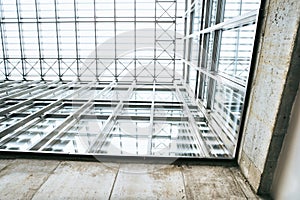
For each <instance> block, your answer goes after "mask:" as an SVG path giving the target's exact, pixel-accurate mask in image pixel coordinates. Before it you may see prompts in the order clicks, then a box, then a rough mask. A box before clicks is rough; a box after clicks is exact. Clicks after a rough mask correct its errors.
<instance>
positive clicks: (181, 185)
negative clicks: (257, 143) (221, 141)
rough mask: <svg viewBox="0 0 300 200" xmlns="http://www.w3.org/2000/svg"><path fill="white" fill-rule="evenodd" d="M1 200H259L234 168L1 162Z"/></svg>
mask: <svg viewBox="0 0 300 200" xmlns="http://www.w3.org/2000/svg"><path fill="white" fill-rule="evenodd" d="M0 199H1V200H2V199H4V200H5V199H35V200H36V199H258V197H257V196H256V195H255V194H254V193H253V192H252V190H251V188H250V186H249V185H248V183H247V182H246V180H245V179H244V178H243V176H242V175H241V172H240V171H239V169H237V168H235V167H225V166H224V167H221V166H174V165H154V164H112V163H100V162H79V161H78V162H77V161H76V162H75V161H47V160H30V159H18V160H5V159H2V160H0Z"/></svg>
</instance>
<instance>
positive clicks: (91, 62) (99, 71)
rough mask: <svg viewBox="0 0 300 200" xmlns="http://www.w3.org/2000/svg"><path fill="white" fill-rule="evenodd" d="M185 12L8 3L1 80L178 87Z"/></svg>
mask: <svg viewBox="0 0 300 200" xmlns="http://www.w3.org/2000/svg"><path fill="white" fill-rule="evenodd" d="M183 5H184V1H183V0H180V1H166V0H159V1H154V0H125V1H124V0H114V1H113V0H109V1H108V0H107V1H97V0H48V1H42V0H3V1H1V2H0V9H1V21H0V24H1V27H0V29H1V44H0V45H1V46H0V49H1V54H0V60H1V61H0V69H1V71H0V74H1V75H0V78H1V79H4V78H8V79H23V78H25V79H27V80H35V79H41V78H42V79H46V80H53V79H58V78H60V79H62V80H73V79H74V78H82V79H87V80H90V81H92V80H102V81H112V80H117V79H118V80H119V81H120V80H121V79H122V80H124V81H132V80H136V79H137V77H140V78H141V80H143V81H144V80H145V79H144V78H146V79H149V80H147V81H151V82H153V80H154V79H157V80H156V81H163V82H164V81H165V82H170V81H173V80H174V79H175V74H176V73H175V70H176V65H177V64H178V63H179V61H178V63H177V62H176V56H175V50H176V48H179V49H178V50H179V51H178V52H180V51H182V50H180V48H182V45H181V44H180V40H177V38H180V37H181V36H180V33H181V34H183V23H182V21H181V18H180V16H182V14H183V13H184V10H183V9H184V6H183ZM175 30H176V31H175ZM177 33H178V34H177ZM176 34H177V35H176ZM176 43H178V44H176ZM181 66H182V65H179V64H178V66H177V67H178V68H179V67H181ZM145 68H147V69H145ZM177 71H179V69H178V70H177ZM179 73H181V72H179ZM149 77H151V78H149ZM141 80H140V81H141ZM137 81H138V80H137Z"/></svg>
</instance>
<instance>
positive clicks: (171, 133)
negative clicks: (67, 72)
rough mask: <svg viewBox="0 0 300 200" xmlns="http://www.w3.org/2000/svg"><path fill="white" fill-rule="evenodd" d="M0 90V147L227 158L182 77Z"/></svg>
mask: <svg viewBox="0 0 300 200" xmlns="http://www.w3.org/2000/svg"><path fill="white" fill-rule="evenodd" d="M1 89H2V93H1V94H2V95H1V109H0V116H1V117H0V131H1V134H0V138H1V139H0V149H1V151H21V152H42V153H49V152H52V153H65V154H80V155H111V156H122V155H124V156H145V157H147V156H149V157H151V156H156V157H174V158H177V157H197V158H230V157H231V155H230V152H229V151H228V150H227V149H226V147H225V146H224V145H223V142H222V141H221V140H220V138H219V137H218V136H217V135H216V134H215V133H214V132H212V131H211V130H210V128H209V127H208V126H207V123H206V119H205V118H204V115H203V114H202V112H201V111H200V110H199V107H198V106H197V104H196V102H195V101H191V99H192V98H191V96H190V94H189V93H188V91H186V86H184V85H182V84H181V83H174V84H169V85H166V84H163V85H162V84H142V85H141V84H137V83H135V82H133V83H132V84H130V85H128V84H118V83H116V82H112V83H110V84H99V83H96V82H64V83H63V82H40V81H36V82H20V81H9V82H3V83H2V84H1ZM4 91H5V92H4Z"/></svg>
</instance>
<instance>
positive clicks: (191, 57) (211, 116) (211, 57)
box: [183, 0, 260, 153]
mask: <svg viewBox="0 0 300 200" xmlns="http://www.w3.org/2000/svg"><path fill="white" fill-rule="evenodd" d="M187 3H188V5H187V6H186V13H185V19H186V21H187V23H186V24H185V26H186V27H185V30H186V31H185V37H184V45H185V47H184V48H185V49H186V50H188V51H187V52H186V54H185V55H184V57H183V61H184V68H183V74H184V82H185V83H186V84H187V85H188V87H189V88H190V90H191V92H192V93H194V94H195V97H196V100H197V101H198V102H199V104H201V106H202V107H203V110H204V112H205V113H206V117H207V118H208V124H209V126H210V127H211V128H212V129H213V130H214V131H215V132H216V133H217V134H218V135H219V137H220V139H221V140H222V141H223V142H224V144H225V145H226V146H227V147H228V149H229V150H230V152H232V153H234V152H235V149H236V144H237V140H238V133H239V127H240V123H241V122H240V120H241V115H242V112H243V107H244V101H245V93H246V89H247V81H248V76H249V72H250V62H251V57H252V49H253V43H254V37H255V30H256V20H257V15H258V8H259V5H260V1H259V0H255V1H250V0H207V1H202V0H193V1H188V2H187Z"/></svg>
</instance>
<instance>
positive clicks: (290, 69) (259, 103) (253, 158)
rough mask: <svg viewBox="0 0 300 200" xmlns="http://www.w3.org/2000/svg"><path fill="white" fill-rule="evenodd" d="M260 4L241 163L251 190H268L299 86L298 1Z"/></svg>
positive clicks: (264, 192)
mask: <svg viewBox="0 0 300 200" xmlns="http://www.w3.org/2000/svg"><path fill="white" fill-rule="evenodd" d="M262 2H263V1H262ZM264 3H265V4H264V6H263V7H262V9H261V11H263V13H261V14H262V15H261V16H260V18H261V19H262V21H261V23H259V29H258V30H260V31H259V32H258V35H257V36H258V38H257V39H258V40H257V42H258V45H257V48H256V50H255V53H256V54H257V56H256V60H254V65H255V73H254V78H253V82H252V85H251V94H250V101H249V105H248V110H247V116H246V120H245V126H244V130H243V139H242V143H241V148H240V152H239V165H240V167H241V171H242V172H243V174H244V176H245V177H246V178H247V179H248V181H249V183H250V184H251V185H252V187H253V188H254V189H255V191H257V192H258V193H260V194H269V192H270V187H271V184H272V182H273V177H274V176H273V175H274V171H275V168H276V165H277V160H278V156H279V153H280V150H281V147H282V143H283V140H284V135H285V134H286V132H287V127H288V123H289V119H290V117H289V116H290V113H291V109H292V105H293V101H294V99H295V96H296V93H297V89H298V85H299V76H300V68H299V63H300V58H299V49H300V48H299V21H300V12H299V11H300V1H299V0H277V1H271V0H267V1H264Z"/></svg>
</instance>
